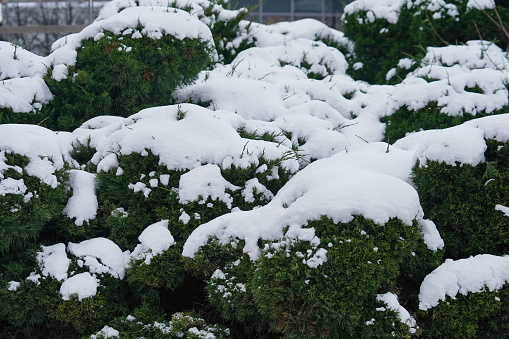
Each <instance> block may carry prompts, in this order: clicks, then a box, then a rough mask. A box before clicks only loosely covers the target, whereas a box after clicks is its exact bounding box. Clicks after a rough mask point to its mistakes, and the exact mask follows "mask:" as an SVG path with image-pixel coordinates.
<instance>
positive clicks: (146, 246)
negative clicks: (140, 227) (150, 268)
mask: <svg viewBox="0 0 509 339" xmlns="http://www.w3.org/2000/svg"><path fill="white" fill-rule="evenodd" d="M138 240H139V241H140V244H139V245H138V246H136V248H135V249H134V251H133V253H131V258H132V259H134V260H144V262H145V264H147V265H150V262H151V260H152V258H153V257H154V256H156V255H159V254H162V253H163V252H164V251H166V250H167V249H168V248H170V246H172V245H173V244H175V240H174V239H173V236H172V235H171V233H170V231H169V230H168V220H162V221H160V222H157V223H155V224H152V225H150V226H148V227H147V228H145V230H144V231H143V232H142V233H141V234H140V236H139V237H138Z"/></svg>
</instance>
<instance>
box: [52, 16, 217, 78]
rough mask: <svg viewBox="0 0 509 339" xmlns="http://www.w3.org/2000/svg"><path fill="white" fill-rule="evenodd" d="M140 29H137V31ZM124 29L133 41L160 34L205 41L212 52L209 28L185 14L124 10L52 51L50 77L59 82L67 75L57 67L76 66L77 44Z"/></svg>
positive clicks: (91, 25)
mask: <svg viewBox="0 0 509 339" xmlns="http://www.w3.org/2000/svg"><path fill="white" fill-rule="evenodd" d="M140 26H141V29H140V30H138V29H139V28H140ZM126 30H131V33H133V37H134V38H136V37H137V36H138V37H140V38H141V37H142V36H146V37H149V38H151V39H155V40H157V39H160V38H161V37H162V36H163V35H171V36H174V37H175V38H177V39H179V40H182V39H184V38H191V39H199V40H202V41H206V42H207V43H208V45H209V48H210V49H211V50H214V42H213V39H212V34H211V32H210V29H209V28H208V27H207V26H206V25H205V24H203V23H202V22H200V21H199V20H197V19H195V18H193V17H192V16H191V15H189V13H187V12H185V11H182V10H179V9H176V8H170V7H166V8H164V7H133V8H126V9H125V10H123V11H121V12H120V13H118V14H115V15H113V16H111V17H108V18H107V19H104V20H100V21H94V22H93V23H92V24H90V25H89V26H87V27H85V28H84V29H83V30H82V31H81V32H80V33H78V34H75V35H72V36H71V37H70V38H69V39H68V40H67V41H66V44H65V45H63V46H61V47H60V48H58V49H56V50H55V51H53V53H52V54H51V55H50V56H49V59H50V60H51V62H52V63H53V65H54V66H55V69H54V73H53V78H54V79H56V80H60V79H63V78H65V77H66V76H67V74H66V72H65V69H63V68H60V67H58V65H59V64H64V65H66V66H70V65H74V64H75V63H76V56H77V48H78V47H79V46H80V44H81V41H83V40H86V39H89V38H93V39H94V40H99V39H101V38H103V36H104V33H103V32H105V31H109V32H112V33H113V34H115V35H120V34H122V33H123V32H125V31H126Z"/></svg>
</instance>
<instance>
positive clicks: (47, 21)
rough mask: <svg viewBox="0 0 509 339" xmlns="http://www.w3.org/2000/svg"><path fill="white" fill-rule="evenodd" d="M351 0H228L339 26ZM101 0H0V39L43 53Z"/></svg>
mask: <svg viewBox="0 0 509 339" xmlns="http://www.w3.org/2000/svg"><path fill="white" fill-rule="evenodd" d="M351 1H352V0H230V1H229V4H230V6H231V7H235V8H239V7H247V8H249V9H251V13H250V14H249V17H248V19H250V20H253V21H257V22H261V23H265V24H272V23H276V22H280V21H294V20H299V19H303V18H314V19H316V20H320V21H322V22H324V23H326V24H327V25H329V26H331V27H333V28H336V29H340V28H341V20H340V18H341V15H342V14H343V7H344V6H345V4H346V3H348V2H351ZM106 2H107V1H104V0H0V40H1V41H9V42H13V43H16V44H18V45H20V46H23V47H24V48H26V49H28V50H30V51H32V52H34V53H37V54H40V55H45V54H47V53H48V51H49V49H50V48H51V44H52V43H53V42H54V41H55V40H57V39H58V38H59V37H61V36H64V35H66V34H69V33H73V32H79V31H80V30H82V29H83V28H84V27H85V25H88V24H89V23H90V22H91V21H92V20H94V19H95V18H96V17H97V14H98V13H99V11H100V9H101V8H102V7H103V6H104V4H105V3H106ZM168 2H169V3H171V0H168Z"/></svg>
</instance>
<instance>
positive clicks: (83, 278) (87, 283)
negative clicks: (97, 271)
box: [60, 272, 98, 301]
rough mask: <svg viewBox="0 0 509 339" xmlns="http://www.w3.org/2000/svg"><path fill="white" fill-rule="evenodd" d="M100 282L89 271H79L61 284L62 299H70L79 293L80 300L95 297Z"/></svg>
mask: <svg viewBox="0 0 509 339" xmlns="http://www.w3.org/2000/svg"><path fill="white" fill-rule="evenodd" d="M97 286H98V283H97V281H96V279H95V278H94V277H93V276H92V275H91V274H90V273H89V272H84V273H79V274H76V275H75V276H72V277H70V278H69V279H67V280H66V281H64V282H63V283H62V285H61V286H60V294H62V299H64V300H69V299H70V298H71V296H72V295H74V294H75V295H77V297H78V300H79V301H82V300H83V299H85V298H89V297H93V296H95V295H96V294H97Z"/></svg>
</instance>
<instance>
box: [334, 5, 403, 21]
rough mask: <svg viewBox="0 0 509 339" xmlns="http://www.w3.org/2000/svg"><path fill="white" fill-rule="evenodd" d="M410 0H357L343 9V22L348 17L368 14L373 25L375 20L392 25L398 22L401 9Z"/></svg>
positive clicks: (367, 16)
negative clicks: (360, 13) (362, 13)
mask: <svg viewBox="0 0 509 339" xmlns="http://www.w3.org/2000/svg"><path fill="white" fill-rule="evenodd" d="M407 2H408V0H356V1H352V2H351V3H349V4H348V5H346V6H345V8H344V9H343V13H344V14H343V18H342V19H343V20H344V19H345V16H347V15H353V14H355V13H358V12H366V18H367V20H368V22H370V23H373V22H375V19H385V20H387V22H388V23H390V24H395V23H397V22H398V18H399V12H400V11H401V8H402V7H403V6H405V5H406V4H407Z"/></svg>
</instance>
